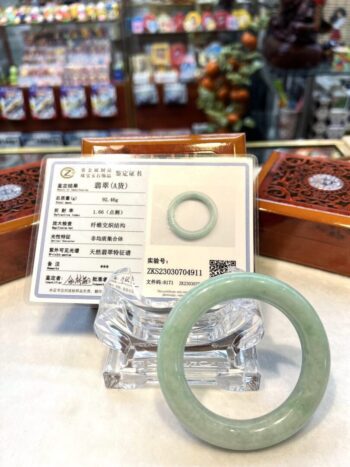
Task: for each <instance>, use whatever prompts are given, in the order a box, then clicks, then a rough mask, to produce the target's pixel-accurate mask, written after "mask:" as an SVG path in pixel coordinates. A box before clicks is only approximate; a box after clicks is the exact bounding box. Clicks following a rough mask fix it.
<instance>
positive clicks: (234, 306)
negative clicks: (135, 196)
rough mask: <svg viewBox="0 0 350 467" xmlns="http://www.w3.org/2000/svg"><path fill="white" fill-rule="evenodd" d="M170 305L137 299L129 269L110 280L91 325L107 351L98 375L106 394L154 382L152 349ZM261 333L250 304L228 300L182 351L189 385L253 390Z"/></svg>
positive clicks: (198, 326) (254, 308)
mask: <svg viewBox="0 0 350 467" xmlns="http://www.w3.org/2000/svg"><path fill="white" fill-rule="evenodd" d="M175 303H176V299H175V298H173V299H172V298H169V299H166V300H164V299H150V298H146V297H143V296H141V295H140V294H139V293H138V291H137V289H136V287H135V286H134V278H133V276H132V274H131V272H130V270H129V269H126V268H125V269H120V270H118V271H117V272H116V273H114V274H113V275H112V276H111V278H110V279H109V281H108V282H107V283H106V285H105V289H104V292H103V295H102V297H101V301H100V306H99V310H98V314H97V316H96V320H95V332H96V334H97V336H98V338H99V339H100V340H101V341H102V342H103V343H104V344H105V345H107V346H108V347H109V352H108V356H107V361H106V364H105V367H104V371H103V376H104V381H105V385H106V386H107V387H108V388H119V389H133V388H138V387H142V386H144V385H145V384H146V383H156V382H157V343H158V339H159V336H160V333H161V331H162V327H163V325H164V322H165V320H166V319H167V316H168V314H169V312H170V311H171V308H172V307H173V306H174V304H175ZM263 332H264V331H263V323H262V318H261V314H260V311H259V308H258V305H257V303H256V302H255V301H254V300H247V299H239V300H234V301H230V302H225V303H223V304H221V305H219V306H217V307H215V308H214V309H211V310H209V311H208V312H207V313H206V314H205V316H204V317H203V318H201V319H200V320H199V321H198V322H197V324H196V325H195V326H194V327H193V329H192V332H191V334H190V336H189V338H188V341H187V345H186V348H185V353H184V366H185V372H186V376H187V379H188V381H189V383H190V384H193V385H210V386H217V387H220V388H223V389H226V390H230V391H254V390H258V389H259V385H260V373H259V371H258V364H257V353H256V347H255V346H256V345H257V343H258V342H259V341H260V340H261V339H262V336H263Z"/></svg>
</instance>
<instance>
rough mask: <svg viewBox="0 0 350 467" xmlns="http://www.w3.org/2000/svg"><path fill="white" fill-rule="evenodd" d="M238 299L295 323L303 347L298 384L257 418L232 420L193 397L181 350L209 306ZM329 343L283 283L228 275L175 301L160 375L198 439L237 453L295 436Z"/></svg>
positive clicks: (315, 400) (325, 366)
mask: <svg viewBox="0 0 350 467" xmlns="http://www.w3.org/2000/svg"><path fill="white" fill-rule="evenodd" d="M236 298H253V299H257V300H262V301H264V302H266V303H269V304H270V305H273V306H275V307H276V308H278V309H279V310H280V311H282V313H284V314H285V315H286V317H287V318H288V319H289V320H290V321H291V323H292V324H293V326H294V327H295V329H296V331H297V333H298V336H299V339H300V342H301V348H302V365H301V371H300V376H299V379H298V382H297V384H296V386H295V388H294V390H293V391H292V393H291V394H290V396H289V397H288V398H287V399H286V401H285V402H283V403H282V404H281V405H280V406H279V407H277V408H276V409H275V410H273V411H272V412H269V413H268V414H266V415H263V416H261V417H257V418H252V419H247V420H235V419H230V418H226V417H223V416H220V415H217V414H215V413H214V412H212V411H210V410H208V409H207V408H206V407H204V406H203V405H202V404H201V403H200V402H199V401H198V399H196V397H195V396H194V395H193V393H192V391H191V389H190V387H189V386H188V383H187V381H186V378H185V373H184V363H183V358H184V357H183V352H184V347H185V344H186V340H187V336H188V334H189V332H190V330H191V328H192V326H193V325H194V324H195V323H196V321H197V320H198V319H199V318H200V317H201V316H202V315H203V314H204V313H205V312H206V311H207V310H208V309H210V308H211V307H213V306H214V305H217V304H219V303H222V302H225V301H227V300H234V299H236ZM329 371H330V352H329V345H328V340H327V336H326V333H325V330H324V328H323V325H322V323H321V321H320V319H319V318H318V316H317V314H316V312H315V310H314V309H313V307H312V306H311V305H310V303H309V302H307V301H306V300H305V298H304V297H303V296H302V295H300V294H299V293H298V292H297V291H296V290H294V289H293V288H291V287H289V286H288V285H287V284H285V283H284V282H281V281H279V280H277V279H274V278H272V277H269V276H265V275H262V274H254V273H229V274H224V275H221V276H217V277H215V278H213V279H209V280H207V281H205V282H202V283H201V284H199V285H198V286H197V287H195V288H193V289H192V290H190V292H188V293H187V294H186V295H185V296H184V297H182V299H181V300H179V302H178V303H177V304H176V305H175V307H174V308H173V310H172V312H171V313H170V315H169V317H168V319H167V321H166V323H165V326H164V328H163V331H162V334H161V337H160V341H159V347H158V378H159V383H160V386H161V389H162V391H163V394H164V396H165V399H166V400H167V402H168V404H169V406H170V408H171V410H172V411H173V412H174V414H175V415H176V416H177V417H178V419H179V420H180V422H182V424H183V425H184V426H185V428H187V430H188V431H190V432H191V433H193V434H194V435H195V436H197V437H198V438H200V439H202V440H204V441H206V442H208V443H210V444H213V445H215V446H220V447H222V448H226V449H231V450H235V451H248V450H249V451H250V450H255V449H262V448H266V447H269V446H273V445H274V444H277V443H280V442H281V441H284V440H286V439H287V438H289V437H291V436H293V435H294V434H295V433H296V432H297V431H298V430H300V429H301V428H302V427H303V426H304V425H305V423H306V422H307V421H308V420H309V418H310V417H311V416H312V414H313V413H314V412H315V410H316V408H317V406H318V405H319V403H320V401H321V399H322V397H323V394H324V392H325V390H326V387H327V382H328V378H329Z"/></svg>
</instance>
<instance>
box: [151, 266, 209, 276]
mask: <svg viewBox="0 0 350 467" xmlns="http://www.w3.org/2000/svg"><path fill="white" fill-rule="evenodd" d="M162 274H164V275H169V276H198V277H201V276H202V275H203V271H202V269H181V268H147V275H162Z"/></svg>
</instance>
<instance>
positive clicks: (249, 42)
mask: <svg viewBox="0 0 350 467" xmlns="http://www.w3.org/2000/svg"><path fill="white" fill-rule="evenodd" d="M241 43H242V44H243V45H244V47H246V48H247V49H249V50H255V49H256V47H257V44H258V40H257V38H256V36H255V35H254V34H252V33H251V32H248V31H246V32H244V33H243V34H242V36H241Z"/></svg>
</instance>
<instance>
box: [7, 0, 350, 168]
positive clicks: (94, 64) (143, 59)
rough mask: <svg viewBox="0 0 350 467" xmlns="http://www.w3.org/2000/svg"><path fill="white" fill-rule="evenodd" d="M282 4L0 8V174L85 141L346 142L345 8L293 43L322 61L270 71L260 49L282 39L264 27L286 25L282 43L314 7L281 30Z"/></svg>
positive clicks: (349, 39)
mask: <svg viewBox="0 0 350 467" xmlns="http://www.w3.org/2000/svg"><path fill="white" fill-rule="evenodd" d="M287 3H288V2H286V1H285V0H281V1H278V0H250V1H244V0H178V1H167V0H158V1H157V0H149V1H147V0H142V1H141V0H128V1H127V0H103V1H95V2H93V1H81V2H76V1H69V0H67V1H60V0H56V1H42V0H26V1H24V2H16V1H15V2H13V1H10V0H0V42H1V47H0V150H1V151H2V158H1V167H6V166H12V165H16V164H18V163H19V162H27V161H32V160H33V158H35V157H40V154H41V153H42V152H43V151H44V152H45V153H48V152H57V153H62V152H64V151H66V152H70V153H71V152H76V151H78V150H79V147H80V141H81V138H82V137H94V136H96V137H99V136H101V137H104V136H113V135H120V134H122V135H129V134H131V135H132V134H143V133H144V134H149V133H152V134H166V135H171V134H190V133H195V134H198V133H210V132H234V131H244V132H245V133H246V134H247V140H248V142H249V143H253V142H257V141H258V142H259V144H260V142H269V141H274V140H286V141H290V140H295V139H296V138H297V139H304V140H305V139H316V140H318V142H319V143H318V144H321V146H323V147H324V146H327V144H328V143H327V141H333V140H339V139H341V138H343V137H344V135H346V134H348V133H350V116H349V115H350V113H349V109H350V104H349V102H350V100H349V97H350V47H349V46H350V6H347V3H348V2H341V1H338V0H328V1H327V2H326V3H325V4H324V5H322V13H323V21H324V23H325V24H326V25H327V27H322V25H321V26H320V28H318V29H317V34H316V33H314V32H312V33H309V32H305V31H304V30H301V31H300V34H299V36H300V37H301V36H302V37H304V39H305V38H306V37H307V41H308V43H307V44H301V46H302V47H304V46H305V47H306V48H310V50H311V49H312V48H313V49H314V51H313V53H314V55H313V56H312V57H315V56H316V55H317V53H318V52H319V50H318V49H317V48H322V54H323V58H322V60H319V61H318V60H317V59H315V60H314V59H311V61H310V62H308V60H307V59H306V60H305V66H300V64H297V63H296V62H295V61H294V60H293V55H292V54H291V55H290V56H289V58H288V57H287V59H286V60H281V61H278V60H277V61H276V60H274V58H272V59H271V53H272V55H273V54H274V53H275V52H274V50H273V47H272V49H271V47H270V45H271V44H270V45H269V46H267V45H266V37H267V36H269V35H270V36H271V35H272V36H273V35H275V36H276V37H278V35H279V34H281V30H279V29H278V25H277V26H276V22H275V23H273V22H272V23H271V18H279V19H278V20H277V23H278V21H280V26H281V24H282V25H283V21H287V23H286V24H287V26H288V28H289V27H291V30H290V31H291V32H288V34H289V37H288V41H290V42H291V41H293V37H294V35H295V34H296V37H297V36H298V34H297V33H298V31H297V28H298V27H299V26H298V25H300V23H302V22H305V24H307V23H310V21H313V20H314V18H315V17H316V12H315V11H314V9H315V5H316V4H317V5H319V4H321V3H322V1H321V0H310V1H299V0H295V1H294V3H295V4H296V10H295V14H294V16H293V17H290V18H289V17H288V15H287V17H285V18H284V19H283V15H284V14H285V12H284V10H283V9H284V8H285V5H286V4H287ZM298 15H299V16H298ZM281 18H282V19H281ZM271 24H272V26H271ZM288 28H286V29H288ZM282 35H283V34H282ZM290 38H291V39H290ZM282 40H283V37H282ZM305 41H306V39H305ZM316 49H317V50H316ZM276 50H277V49H276ZM315 54H316V55H315ZM302 65H303V64H302ZM286 144H287V145H288V144H289V143H286ZM265 146H266V145H265ZM267 146H268V145H267ZM252 147H254V144H253V145H252ZM259 147H260V146H259ZM19 148H20V149H21V150H20V151H19ZM24 148H27V149H24ZM29 148H30V149H29ZM40 148H41V149H40ZM43 148H45V150H44V149H43ZM50 148H51V149H50ZM327 150H328V151H330V152H331V153H332V151H336V149H335V148H333V146H332V145H331V144H330V148H328V149H327ZM259 151H260V152H259ZM36 152H37V156H36V155H35V154H36ZM254 152H256V153H257V155H258V157H259V158H260V161H262V160H263V159H264V157H265V156H264V154H265V153H264V150H263V149H261V148H260V149H259V148H258V147H257V146H256V147H255V150H254ZM265 152H266V151H265ZM267 152H270V151H267ZM267 152H266V154H267ZM306 152H307V153H309V152H310V151H308V150H306ZM316 153H317V150H316Z"/></svg>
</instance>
